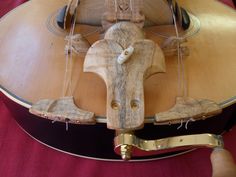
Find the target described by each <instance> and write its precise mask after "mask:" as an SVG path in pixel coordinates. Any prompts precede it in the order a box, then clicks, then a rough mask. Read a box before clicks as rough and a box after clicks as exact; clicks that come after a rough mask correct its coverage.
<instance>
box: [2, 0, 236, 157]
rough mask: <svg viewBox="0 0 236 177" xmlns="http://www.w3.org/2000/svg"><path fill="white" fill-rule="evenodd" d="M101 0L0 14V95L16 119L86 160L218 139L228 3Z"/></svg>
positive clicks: (226, 96) (224, 117)
mask: <svg viewBox="0 0 236 177" xmlns="http://www.w3.org/2000/svg"><path fill="white" fill-rule="evenodd" d="M111 2H112V1H108V0H106V1H94V0H84V1H82V0H81V2H80V4H79V6H78V7H77V4H76V3H78V1H71V2H70V3H69V4H67V3H68V2H67V1H66V0H63V1H57V0H49V1H46V0H40V1H39V0H32V1H29V2H27V3H25V4H23V5H21V6H20V7H18V8H16V9H15V10H13V11H12V12H10V13H9V14H7V15H6V16H4V17H3V18H2V19H1V21H0V41H1V46H0V86H1V87H0V89H1V99H2V100H3V101H4V103H5V104H6V105H7V107H8V108H9V110H10V111H11V112H12V114H13V115H14V117H15V118H16V120H17V122H18V123H19V125H20V126H21V127H22V128H23V129H24V130H25V131H26V132H27V133H29V134H30V135H31V136H32V137H34V138H35V139H37V140H38V141H40V142H42V143H43V144H46V145H48V146H50V147H52V148H55V149H58V150H60V151H64V152H66V153H70V154H74V155H78V156H83V157H88V158H96V159H106V160H117V159H120V156H119V155H118V154H121V156H122V158H123V159H129V158H131V155H132V156H133V157H132V159H134V160H148V159H154V158H160V157H167V156H171V155H175V154H178V153H183V152H186V151H188V150H189V149H190V147H189V146H196V147H199V146H209V147H218V146H220V147H222V146H223V145H222V141H221V138H220V137H219V136H217V135H220V134H221V133H223V132H224V131H226V130H228V129H230V128H231V127H232V126H233V124H234V123H235V119H234V114H235V110H236V109H235V102H236V98H235V96H236V79H235V77H234V73H235V71H236V64H235V50H236V43H235V41H236V31H235V27H236V21H235V19H236V12H235V11H233V10H232V9H230V8H228V7H226V6H224V5H222V4H221V3H219V2H217V1H213V0H207V1H191V2H190V1H182V0H179V1H178V3H175V2H174V1H164V0H148V1H144V2H143V4H142V5H140V6H139V4H138V5H135V4H134V6H132V7H131V5H132V1H119V0H118V1H116V2H117V3H118V4H116V6H115V4H114V3H113V4H112V3H111ZM136 2H137V1H136ZM73 3H75V4H73ZM120 3H121V4H120ZM65 5H67V6H65ZM73 6H75V8H74V7H73ZM139 7H141V11H142V13H140V14H139V13H138V14H135V13H133V12H139V10H138V11H136V10H137V9H138V8H139ZM181 7H182V8H181ZM110 8H111V9H112V8H113V10H111V11H109V9H110ZM107 9H108V10H107ZM75 12H76V13H75ZM104 12H106V13H105V14H104ZM113 12H115V13H116V15H115V16H112V15H114V14H113ZM131 12H132V13H131ZM120 13H121V14H120ZM123 13H124V14H125V13H127V14H126V15H124V14H123ZM117 14H118V15H117ZM122 14H123V15H122ZM130 14H132V15H130ZM75 17H76V18H75ZM111 17H112V18H111ZM131 17H132V18H131ZM126 18H130V19H128V20H127V19H126ZM73 19H76V21H75V20H74V21H75V22H76V23H75V26H74V34H80V35H77V36H76V37H75V38H72V35H70V32H71V28H73V23H72V22H73ZM122 19H123V20H122ZM124 19H125V20H124ZM175 25H177V26H178V35H179V36H176V28H175V27H176V26H175ZM120 31H121V33H122V35H121V34H120V33H119V32H120ZM68 36H69V37H70V38H68ZM76 40H78V41H76ZM76 45H79V50H78V51H77V48H76ZM65 46H67V47H69V48H65ZM81 46H82V50H81ZM68 49H69V50H68ZM179 52H180V53H181V57H180V53H179ZM126 55H129V56H128V57H126ZM178 56H179V57H178ZM118 58H119V59H120V60H121V62H120V61H118V60H117V59H118ZM178 58H179V59H181V58H182V59H181V60H178ZM99 76H100V77H99ZM61 98H62V99H61ZM40 100H41V101H40ZM127 100H128V101H127ZM32 105H33V106H32ZM55 105H56V107H55ZM29 109H30V110H31V111H30V112H31V113H30V112H29ZM45 110H47V111H45ZM68 110H69V111H68ZM50 111H51V112H50ZM52 112H53V113H52ZM32 113H34V114H32ZM72 113H73V114H72ZM75 115H76V116H75ZM52 122H53V123H52ZM66 130H67V131H66ZM213 134H214V135H213ZM114 137H115V139H114ZM154 139H156V140H154ZM113 140H114V144H115V147H114V146H113ZM151 140H152V141H151ZM167 141H168V143H169V142H173V143H169V144H166V142H167ZM145 143H146V144H147V145H145ZM144 147H146V148H144ZM114 149H115V152H116V153H115V152H114ZM156 150H159V151H156ZM140 151H142V152H140ZM145 151H147V152H145Z"/></svg>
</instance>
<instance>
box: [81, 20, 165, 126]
mask: <svg viewBox="0 0 236 177" xmlns="http://www.w3.org/2000/svg"><path fill="white" fill-rule="evenodd" d="M123 34H125V35H123ZM141 34H142V31H141V29H140V28H138V27H137V26H136V25H135V24H134V23H131V22H120V23H117V24H115V25H114V26H112V27H111V28H110V29H108V31H107V33H106V34H105V38H104V39H103V40H99V41H98V42H96V43H95V44H93V45H92V46H91V48H90V49H89V50H88V52H87V55H86V57H85V61H84V71H85V72H94V73H96V74H98V75H99V76H101V78H102V79H103V80H104V81H105V83H106V87H107V103H106V112H107V113H106V117H107V126H108V127H109V128H111V129H115V130H134V129H138V128H141V127H143V124H144V105H145V103H144V94H143V82H144V79H145V78H148V77H150V76H151V75H153V74H157V73H160V72H165V59H164V55H163V52H162V50H161V49H160V47H159V46H158V45H156V44H155V43H154V42H153V41H151V40H146V39H145V38H144V36H142V35H141ZM140 36H141V37H140ZM128 46H130V47H132V48H133V53H131V54H130V57H129V59H128V60H127V61H126V62H124V63H123V64H120V63H119V62H118V59H119V56H121V55H122V54H123V52H124V51H126V52H128V50H125V49H127V47H128ZM123 55H127V56H128V53H127V54H126V53H125V54H123Z"/></svg>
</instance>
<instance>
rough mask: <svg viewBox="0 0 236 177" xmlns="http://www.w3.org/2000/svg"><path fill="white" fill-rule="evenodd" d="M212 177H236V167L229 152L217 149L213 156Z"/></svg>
mask: <svg viewBox="0 0 236 177" xmlns="http://www.w3.org/2000/svg"><path fill="white" fill-rule="evenodd" d="M211 163H212V170H213V174H212V177H236V165H235V163H234V159H233V157H232V155H231V154H230V152H229V151H227V150H225V149H215V150H214V151H213V152H212V154H211Z"/></svg>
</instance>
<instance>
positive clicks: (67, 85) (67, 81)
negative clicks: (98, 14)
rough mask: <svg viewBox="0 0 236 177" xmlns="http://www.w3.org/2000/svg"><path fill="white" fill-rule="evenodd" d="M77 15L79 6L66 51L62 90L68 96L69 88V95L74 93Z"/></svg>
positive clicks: (63, 94) (73, 20)
mask: <svg viewBox="0 0 236 177" xmlns="http://www.w3.org/2000/svg"><path fill="white" fill-rule="evenodd" d="M76 16H77V8H76V9H75V13H74V17H73V19H72V24H71V28H70V33H69V38H68V42H67V46H68V49H67V51H66V54H65V55H66V67H65V68H66V69H65V75H64V83H63V90H62V96H63V97H64V96H66V93H67V89H69V95H72V88H71V83H72V63H73V61H72V59H73V58H72V36H73V34H74V31H75V24H76Z"/></svg>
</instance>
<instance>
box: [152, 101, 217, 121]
mask: <svg viewBox="0 0 236 177" xmlns="http://www.w3.org/2000/svg"><path fill="white" fill-rule="evenodd" d="M221 112H222V109H221V108H220V106H219V105H218V104H217V103H215V102H213V101H211V100H206V99H199V100H197V99H193V98H183V97H177V98H176V104H175V106H174V107H172V108H171V109H170V110H168V111H166V112H161V113H158V114H156V117H155V118H156V124H168V123H173V124H175V123H180V122H186V121H188V120H189V119H191V118H192V119H194V120H199V119H205V118H207V117H209V116H213V115H216V114H219V113H221Z"/></svg>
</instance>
